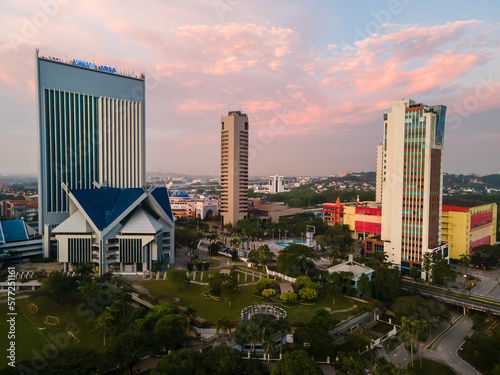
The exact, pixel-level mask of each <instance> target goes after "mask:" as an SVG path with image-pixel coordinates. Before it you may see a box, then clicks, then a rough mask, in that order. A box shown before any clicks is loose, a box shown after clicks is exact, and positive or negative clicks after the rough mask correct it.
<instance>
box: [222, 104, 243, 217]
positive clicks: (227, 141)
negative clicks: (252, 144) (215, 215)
mask: <svg viewBox="0 0 500 375" xmlns="http://www.w3.org/2000/svg"><path fill="white" fill-rule="evenodd" d="M221 126H222V129H221V160H220V169H221V209H220V212H221V214H222V224H223V225H224V224H229V223H231V224H233V225H236V223H238V220H241V219H245V218H246V217H247V215H248V116H247V115H246V114H244V113H241V111H231V112H229V113H228V115H227V116H222V118H221Z"/></svg>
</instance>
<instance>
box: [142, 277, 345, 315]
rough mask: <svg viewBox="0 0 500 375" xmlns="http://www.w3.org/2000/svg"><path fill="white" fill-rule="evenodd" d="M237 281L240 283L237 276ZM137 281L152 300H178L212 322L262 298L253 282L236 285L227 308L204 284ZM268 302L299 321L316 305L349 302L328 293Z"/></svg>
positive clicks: (340, 307)
mask: <svg viewBox="0 0 500 375" xmlns="http://www.w3.org/2000/svg"><path fill="white" fill-rule="evenodd" d="M240 282H242V280H241V279H240ZM137 283H138V284H139V285H141V286H144V287H146V288H147V289H148V290H149V292H150V294H151V296H152V297H153V299H155V300H158V301H159V302H168V303H178V304H179V305H181V306H185V307H188V306H192V307H194V308H195V309H196V311H197V315H198V316H200V317H201V318H203V319H206V320H210V321H215V320H217V319H219V318H220V317H221V316H223V315H225V316H226V317H227V318H228V319H230V320H238V319H240V313H241V310H243V308H245V307H247V306H250V305H255V304H262V303H264V300H263V298H260V297H257V296H255V295H254V292H255V286H254V285H249V286H243V287H240V292H239V294H238V295H237V296H236V297H235V298H234V299H233V300H232V301H231V307H229V305H228V303H227V302H224V301H223V300H215V299H213V298H207V297H206V296H205V295H204V293H205V292H206V291H207V290H208V287H207V286H204V285H198V284H188V285H186V286H185V287H183V288H180V289H179V290H177V291H175V290H174V288H173V287H172V286H171V285H170V283H169V282H168V280H167V281H163V280H159V281H156V280H141V281H138V282H137ZM177 298H178V299H180V300H179V301H178V302H176V299H177ZM271 303H273V304H275V305H278V306H280V307H283V308H284V309H285V310H286V311H287V313H288V317H289V319H290V320H292V321H293V320H297V321H301V322H307V321H309V318H310V316H311V314H312V312H313V311H314V310H316V309H317V308H319V307H329V308H331V309H332V310H343V309H348V308H350V307H352V305H353V302H352V301H351V300H349V299H347V298H345V297H341V296H336V297H335V304H333V295H330V294H327V295H326V296H324V297H322V298H320V299H319V300H318V301H317V303H316V304H311V305H304V304H296V305H294V306H293V307H286V306H284V305H281V304H279V303H278V301H274V302H271ZM353 313H354V311H352V312H348V313H338V314H332V315H333V317H334V318H335V319H339V320H341V319H344V318H345V317H347V316H349V315H352V314H353Z"/></svg>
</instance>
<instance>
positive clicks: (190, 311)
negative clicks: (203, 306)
mask: <svg viewBox="0 0 500 375" xmlns="http://www.w3.org/2000/svg"><path fill="white" fill-rule="evenodd" d="M184 314H185V315H186V318H187V321H188V325H187V332H186V333H187V338H188V346H189V338H190V337H191V336H193V335H194V336H195V334H194V332H191V322H192V321H194V320H196V309H195V308H194V307H193V306H189V307H187V308H186V310H184Z"/></svg>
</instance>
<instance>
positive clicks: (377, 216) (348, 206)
mask: <svg viewBox="0 0 500 375" xmlns="http://www.w3.org/2000/svg"><path fill="white" fill-rule="evenodd" d="M323 221H326V222H327V223H328V225H329V226H333V225H335V223H339V224H346V225H349V229H350V230H351V233H352V234H353V237H354V238H357V239H361V240H364V239H365V238H366V237H371V236H375V235H379V234H380V233H381V231H382V206H381V204H380V203H377V202H349V203H344V204H340V200H339V199H338V198H337V201H336V202H335V203H324V204H323Z"/></svg>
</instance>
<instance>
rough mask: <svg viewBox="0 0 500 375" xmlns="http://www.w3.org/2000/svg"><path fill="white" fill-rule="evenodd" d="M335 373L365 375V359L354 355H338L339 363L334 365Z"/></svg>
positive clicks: (341, 353) (340, 374)
mask: <svg viewBox="0 0 500 375" xmlns="http://www.w3.org/2000/svg"><path fill="white" fill-rule="evenodd" d="M333 367H334V368H335V373H336V374H339V375H364V374H365V371H364V368H365V365H364V363H363V359H362V358H361V357H360V356H358V355H356V354H354V353H343V352H340V353H339V354H338V361H336V362H335V363H334V364H333Z"/></svg>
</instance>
